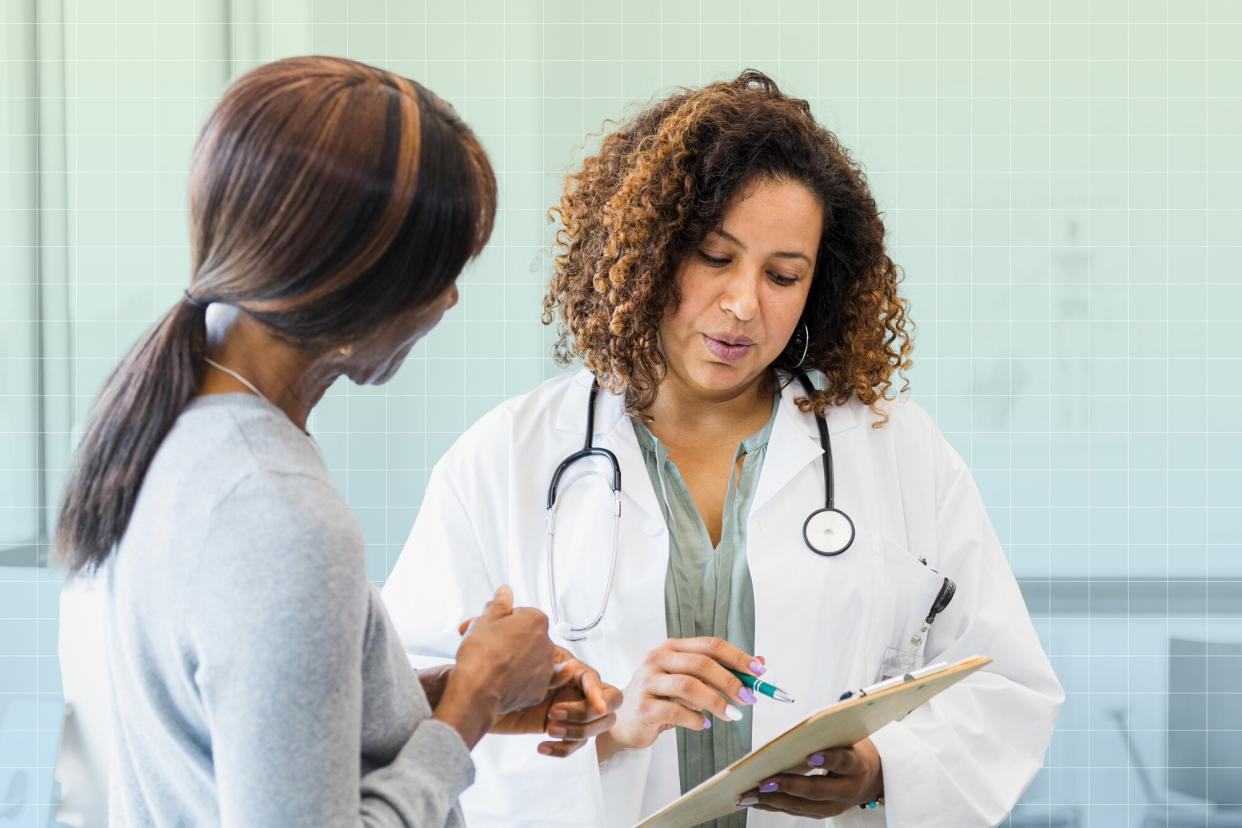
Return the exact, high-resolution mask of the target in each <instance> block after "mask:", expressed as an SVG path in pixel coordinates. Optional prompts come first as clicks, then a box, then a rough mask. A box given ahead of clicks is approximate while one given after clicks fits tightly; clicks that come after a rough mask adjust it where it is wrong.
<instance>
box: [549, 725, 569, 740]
mask: <svg viewBox="0 0 1242 828" xmlns="http://www.w3.org/2000/svg"><path fill="white" fill-rule="evenodd" d="M567 732H568V731H566V730H565V728H563V727H561V726H560V725H552V726H550V727H549V728H548V735H549V736H555V737H556V738H557V739H559V738H561V737H562V736H564V735H565V734H566V733H567Z"/></svg>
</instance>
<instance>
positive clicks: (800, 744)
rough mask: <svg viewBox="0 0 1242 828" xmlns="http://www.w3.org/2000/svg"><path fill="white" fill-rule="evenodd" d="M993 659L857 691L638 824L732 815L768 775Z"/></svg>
mask: <svg viewBox="0 0 1242 828" xmlns="http://www.w3.org/2000/svg"><path fill="white" fill-rule="evenodd" d="M991 661H992V659H990V658H987V657H986V656H978V657H975V658H968V659H965V660H963V661H959V662H958V663H956V664H951V665H949V666H947V667H944V668H942V669H940V670H936V671H934V672H931V673H928V674H926V675H920V676H916V677H914V678H910V679H907V680H905V681H902V682H900V683H898V684H894V685H893V686H890V687H885V688H883V689H877V690H874V691H873V690H871V689H867V690H865V695H861V694H855V695H854V697H853V698H850V699H846V700H845V701H843V702H839V703H837V704H834V705H832V706H831V707H826V708H824V709H823V710H821V711H819V712H818V713H814V714H812V715H811V716H809V717H808V718H806V719H804V720H802V722H801V723H799V724H796V725H794V726H793V727H791V728H790V729H789V730H786V731H785V732H784V733H782V734H781V735H780V736H777V737H776V738H775V739H773V740H772V741H770V742H768V743H767V744H766V745H763V746H762V747H760V748H758V749H756V750H753V751H751V752H750V753H748V754H747V755H745V756H743V757H742V758H741V759H738V760H737V761H736V762H734V763H733V764H732V765H729V767H727V768H725V769H724V770H722V771H720V772H719V773H717V774H716V775H715V776H713V777H711V778H710V779H708V780H706V781H704V782H703V783H702V784H700V785H698V786H697V787H695V788H694V789H692V790H689V791H687V792H686V793H685V794H683V795H682V796H681V797H680V798H678V799H676V800H674V801H673V802H671V803H669V804H668V805H667V806H665V807H664V808H661V809H660V810H659V811H657V812H656V813H654V814H652V815H651V816H649V817H647V818H646V819H644V820H643V821H642V822H640V823H639V824H638V825H637V826H635V828H687V826H691V825H698V824H699V823H701V822H706V821H707V820H709V819H715V818H716V817H721V816H724V815H725V814H731V813H733V812H734V811H736V810H737V804H736V803H737V800H738V798H739V797H741V795H742V794H744V793H746V792H747V791H749V790H752V789H754V788H757V787H759V783H760V782H762V781H763V780H764V779H767V778H768V777H770V776H773V775H775V774H778V773H782V772H784V771H785V770H787V769H789V768H792V767H795V766H797V765H800V764H802V763H803V762H805V761H806V757H808V756H810V755H811V754H812V753H814V752H815V751H817V750H822V749H824V748H829V747H847V746H849V745H852V744H854V743H855V742H858V741H861V740H862V739H865V738H866V737H867V736H870V735H871V734H872V733H874V732H876V731H877V730H879V729H880V728H882V727H884V725H886V724H888V723H889V722H894V721H897V720H898V719H901V718H904V717H905V715H906V714H907V713H909V712H910V711H911V710H913V709H914V708H916V707H918V706H919V705H921V704H922V703H923V702H925V701H927V700H928V699H930V698H931V697H932V696H935V695H936V694H938V693H940V692H942V691H944V690H947V689H948V688H949V687H952V686H953V685H954V684H957V683H958V682H959V681H961V680H962V679H964V678H966V677H967V676H968V675H970V674H971V673H973V672H975V671H976V670H978V669H980V668H981V667H983V666H985V665H987V664H990V663H991Z"/></svg>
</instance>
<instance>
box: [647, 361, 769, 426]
mask: <svg viewBox="0 0 1242 828" xmlns="http://www.w3.org/2000/svg"><path fill="white" fill-rule="evenodd" d="M774 393H776V386H775V384H774V380H773V378H772V377H771V375H770V372H768V371H764V372H763V373H761V374H759V376H757V377H755V378H754V379H752V380H751V381H749V382H747V383H745V384H743V385H741V386H738V387H735V388H730V389H727V390H723V389H722V390H716V389H706V388H701V387H698V386H697V385H696V384H693V383H688V382H685V381H684V379H683V378H681V377H679V376H678V375H677V374H676V372H674V371H673V370H671V369H670V370H669V371H668V373H666V374H665V376H664V379H663V380H662V381H661V382H660V387H659V390H658V391H657V392H656V399H655V402H654V403H652V404H651V406H650V407H649V408H648V409H647V410H646V411H645V412H643V413H644V414H646V415H648V416H649V417H650V418H651V421H650V422H649V424H648V425H649V427H650V428H651V432H652V433H653V434H655V435H656V436H657V437H658V438H660V439H661V440H663V441H665V442H667V443H673V444H678V443H680V444H683V445H713V444H715V443H719V442H736V441H737V439H740V438H739V437H738V435H739V434H740V435H741V436H746V435H748V434H752V433H753V432H755V431H757V430H758V429H759V428H761V427H762V426H763V424H764V423H766V422H767V421H768V417H769V416H771V413H772V395H773V394H774Z"/></svg>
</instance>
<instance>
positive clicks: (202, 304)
mask: <svg viewBox="0 0 1242 828" xmlns="http://www.w3.org/2000/svg"><path fill="white" fill-rule="evenodd" d="M181 296H182V299H184V300H185V301H186V302H189V303H190V304H191V305H193V306H194V307H196V308H198V309H199V310H207V304H206V303H205V302H200V301H199V300H197V299H195V298H194V297H193V296H191V295H190V291H188V290H187V291H184V292H183V293H182V294H181Z"/></svg>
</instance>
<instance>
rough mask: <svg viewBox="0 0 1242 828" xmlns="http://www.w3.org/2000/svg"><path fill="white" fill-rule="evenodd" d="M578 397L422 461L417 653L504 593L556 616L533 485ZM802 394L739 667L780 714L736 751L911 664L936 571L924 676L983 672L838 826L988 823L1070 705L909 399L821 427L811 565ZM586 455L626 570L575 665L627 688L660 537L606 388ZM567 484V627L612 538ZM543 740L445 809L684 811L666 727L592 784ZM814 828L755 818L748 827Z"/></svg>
mask: <svg viewBox="0 0 1242 828" xmlns="http://www.w3.org/2000/svg"><path fill="white" fill-rule="evenodd" d="M590 383H591V379H590V375H589V374H588V373H586V372H585V371H582V372H578V373H576V374H573V375H567V376H562V377H558V378H555V379H552V380H549V381H548V382H545V383H544V384H543V385H541V386H540V387H539V388H537V389H535V390H534V391H533V392H531V393H530V394H527V395H525V396H522V397H518V398H516V399H513V400H510V401H508V402H506V403H505V404H503V405H501V406H500V407H499V408H497V409H495V410H493V411H492V412H490V413H488V414H487V415H485V416H484V417H483V418H482V419H480V420H479V422H478V423H476V424H475V425H474V426H473V427H472V428H470V429H469V430H468V431H467V432H466V433H465V434H463V435H462V437H461V438H460V439H459V440H458V441H457V443H456V444H455V445H454V446H453V447H452V448H451V449H450V450H449V451H448V452H447V454H446V455H445V456H444V457H443V459H442V460H440V462H439V463H438V464H437V465H436V467H435V469H434V471H433V472H432V475H431V479H430V482H429V484H428V488H427V492H426V496H425V498H424V500H423V505H422V509H421V511H420V513H419V516H418V519H417V520H416V522H415V524H414V528H413V531H412V532H411V534H410V537H409V541H408V542H407V544H406V547H405V550H404V551H403V552H402V554H401V557H400V559H399V560H398V561H397V564H396V567H395V568H394V569H393V572H392V574H391V576H390V577H389V579H388V582H387V585H386V586H385V588H384V591H383V595H384V601H385V604H386V605H387V608H388V610H389V612H390V613H391V615H392V618H393V621H394V622H395V624H396V627H397V630H398V632H399V634H400V636H401V640H402V641H403V643H404V645H405V647H406V649H407V651H408V652H409V653H410V654H411V655H412V656H416V657H419V656H421V657H428V656H430V657H441V658H443V657H451V656H452V655H453V653H454V652H455V651H456V648H457V644H458V641H459V638H458V635H457V631H456V628H457V625H458V623H459V622H460V621H461V620H462V619H464V618H466V617H467V616H470V615H474V614H476V613H477V612H478V611H479V609H480V608H481V607H482V606H483V604H484V603H485V602H486V601H487V600H488V598H489V597H490V596H491V595H492V592H493V591H494V590H495V589H496V587H497V586H499V585H500V584H505V583H507V584H510V585H512V587H513V590H514V596H515V601H516V603H517V604H519V605H530V606H536V607H539V608H540V609H542V610H543V611H544V612H549V614H550V610H549V606H548V598H547V583H548V579H547V566H546V560H545V555H544V529H545V499H546V496H547V487H548V483H549V480H550V478H551V475H552V473H553V470H554V469H555V468H556V466H557V464H558V463H560V461H561V460H562V459H563V458H564V457H565V456H567V455H569V454H571V453H572V452H574V451H576V450H578V449H580V448H582V445H583V438H584V434H583V431H584V428H585V418H586V408H587V394H588V390H589V388H590ZM800 393H802V392H801V389H800V386H798V385H797V384H796V383H794V384H792V385H791V386H790V387H789V388H787V389H786V390H785V392H784V398H783V399H782V401H781V403H780V406H779V410H778V413H777V418H776V422H775V424H774V427H773V430H772V435H771V440H770V443H769V446H768V451H767V456H766V458H765V460H764V463H763V468H762V471H761V473H760V477H759V481H758V484H757V490H756V492H755V496H754V501H753V503H752V505H751V509H750V514H749V517H748V519H747V533H746V537H747V551H746V560H747V563H748V564H749V566H750V572H751V578H752V581H753V583H754V591H755V651H756V653H757V654H760V655H763V656H765V657H766V658H767V664H768V667H769V669H770V671H771V672H770V675H771V677H772V679H773V681H775V682H776V683H777V684H778V685H779V686H781V687H782V688H783V689H785V690H787V691H789V692H790V693H791V694H792V695H793V696H795V697H796V698H797V702H796V703H795V704H778V703H775V702H771V701H769V700H767V699H762V698H761V699H760V700H759V703H758V704H757V705H756V706H755V711H754V726H753V737H752V739H753V744H754V745H756V746H758V745H762V744H764V743H765V742H767V741H768V740H770V739H772V738H773V737H775V736H777V735H778V734H780V733H781V732H782V731H784V730H786V729H787V728H789V727H790V726H792V725H794V724H796V723H797V722H799V721H800V720H802V719H803V718H805V717H806V716H807V715H809V714H811V713H812V712H814V711H816V710H818V709H820V708H822V707H824V706H826V705H828V704H830V703H833V702H835V701H836V700H837V698H838V696H839V695H840V694H841V693H842V691H844V690H847V689H851V688H853V689H857V688H858V687H861V686H864V685H866V684H870V683H871V682H873V681H875V680H876V679H877V678H878V677H879V672H880V667H881V661H882V659H883V658H884V655H885V650H886V648H888V647H890V646H891V647H899V648H903V649H909V648H910V645H909V643H908V642H909V640H910V638H911V636H912V635H913V633H914V632H916V631H917V630H918V629H919V627H920V626H921V623H922V620H923V618H924V616H925V615H926V614H927V611H928V608H929V607H930V605H931V603H932V601H933V600H934V598H935V596H936V593H937V592H938V590H939V588H940V585H941V581H942V578H941V576H940V575H937V574H935V573H934V572H933V571H932V568H935V569H937V570H940V571H941V572H943V573H944V574H945V575H948V576H949V577H951V578H952V579H953V580H954V581H955V582H956V583H957V594H956V596H955V597H954V599H953V602H952V604H951V605H950V606H949V608H948V609H947V610H946V611H944V612H943V613H942V614H941V615H940V616H939V617H938V618H937V620H936V621H935V623H934V624H933V626H932V629H931V633H930V635H929V636H928V637H927V640H926V643H925V645H924V646H925V653H924V654H923V657H924V663H927V664H930V663H932V662H934V661H954V660H957V659H960V658H964V657H967V656H971V655H977V654H982V655H989V656H991V657H992V658H993V659H994V661H993V663H992V664H991V665H990V666H989V667H988V668H987V669H986V670H984V671H981V672H979V673H977V674H975V675H973V676H971V677H970V678H968V679H966V680H965V681H963V682H962V683H961V684H959V685H957V686H956V687H953V688H952V689H950V690H948V691H946V692H945V693H944V694H943V695H941V696H939V697H937V698H936V699H934V700H933V701H931V702H930V703H928V704H926V705H924V706H923V707H921V708H919V709H917V710H915V711H914V712H912V713H911V714H910V715H908V716H907V717H906V718H905V719H904V720H902V721H901V722H897V723H894V724H891V725H889V726H888V727H885V728H883V729H882V730H880V731H878V732H876V733H875V734H874V735H873V736H872V741H873V742H874V743H875V745H876V747H877V749H878V750H879V753H880V756H881V760H882V763H883V771H884V790H885V794H886V799H887V804H886V805H885V806H884V807H883V808H879V809H875V810H868V811H862V810H859V809H857V808H854V809H850V810H849V811H848V812H847V813H846V814H845V815H843V816H841V817H838V818H837V819H836V820H835V821H834V823H833V824H834V825H840V826H853V825H883V824H885V819H886V818H887V824H889V825H896V826H914V825H918V826H951V828H962V826H971V825H992V824H995V823H997V822H999V821H1001V820H1002V819H1003V818H1004V817H1005V816H1006V815H1007V814H1008V812H1009V811H1010V810H1011V809H1012V808H1013V806H1014V804H1015V803H1016V802H1017V800H1018V797H1019V796H1020V795H1021V794H1022V792H1023V790H1024V789H1025V788H1026V787H1027V785H1028V784H1029V783H1030V781H1031V779H1032V778H1033V777H1034V775H1035V773H1036V771H1037V770H1038V769H1039V767H1040V766H1041V764H1042V763H1043V758H1044V752H1045V750H1046V749H1047V747H1048V742H1049V739H1050V737H1051V733H1052V727H1053V722H1054V720H1055V718H1056V714H1057V710H1058V709H1059V708H1060V705H1061V703H1062V701H1063V699H1064V694H1063V693H1062V690H1061V686H1060V684H1059V683H1058V681H1057V678H1056V676H1055V675H1054V674H1053V671H1052V668H1051V666H1050V665H1049V663H1048V659H1047V658H1046V657H1045V655H1044V652H1043V650H1042V648H1041V646H1040V643H1039V639H1038V637H1037V636H1036V634H1035V631H1034V629H1033V627H1032V625H1031V620H1030V616H1029V615H1028V613H1027V610H1026V606H1025V605H1024V603H1023V601H1022V596H1021V594H1020V592H1019V591H1018V587H1017V584H1016V582H1015V580H1014V577H1013V574H1012V572H1011V571H1010V568H1009V566H1008V564H1007V562H1006V560H1005V555H1004V552H1003V551H1002V549H1001V547H1000V544H999V542H998V541H997V538H996V535H995V533H994V532H993V530H992V526H991V524H990V523H989V521H988V517H987V514H986V512H985V510H984V506H983V503H982V501H981V500H980V497H979V494H978V491H977V490H976V488H975V484H974V481H973V480H972V478H971V476H970V473H969V471H968V470H967V468H966V466H965V464H964V463H963V462H962V460H961V458H960V457H959V456H958V454H957V453H956V452H955V451H954V450H953V449H952V448H951V447H950V446H949V444H948V443H947V441H946V440H945V439H944V437H943V436H942V435H941V434H940V432H939V430H938V429H937V428H936V426H935V424H934V423H933V422H932V420H931V419H930V417H928V415H927V414H926V413H925V412H924V411H923V410H922V409H921V408H920V407H919V406H917V405H916V404H914V403H912V402H906V401H902V402H894V403H889V404H887V410H888V413H889V416H890V420H889V422H888V424H887V425H885V426H884V427H883V428H880V429H875V428H872V427H871V425H870V424H871V423H872V422H874V421H875V416H874V415H873V414H872V413H871V412H870V411H869V410H868V409H867V408H866V407H865V406H863V405H862V404H861V403H859V402H857V401H856V400H855V401H852V402H851V403H849V404H846V405H844V406H839V407H834V408H832V409H830V410H829V413H828V417H827V419H828V429H829V432H830V435H831V442H832V453H833V459H834V466H835V476H836V505H837V507H838V508H840V509H842V510H843V511H845V512H846V513H847V514H848V515H850V517H851V518H852V519H853V521H854V524H855V527H856V531H857V534H856V538H855V541H854V544H853V546H852V547H851V548H850V549H849V550H848V551H846V552H845V553H844V554H842V555H840V556H837V557H832V558H828V557H822V556H820V555H816V554H813V553H812V552H811V551H810V550H808V548H807V547H806V545H805V543H804V541H803V535H802V526H803V522H804V521H805V519H806V517H807V515H808V514H809V513H810V512H811V511H813V510H814V509H817V508H820V507H821V506H823V501H824V481H823V467H822V464H821V461H820V456H821V454H822V450H821V448H820V443H819V436H818V432H817V429H816V426H815V420H814V418H813V417H812V416H811V415H808V414H803V413H801V412H800V411H799V410H798V408H797V406H796V405H795V403H794V399H795V398H796V397H797V396H798V395H799V394H800ZM594 441H595V445H597V446H602V447H604V448H608V449H611V450H612V451H613V452H614V453H615V454H616V456H617V458H618V460H619V462H620V466H621V474H622V489H623V492H624V496H623V500H622V503H623V505H622V513H621V526H620V538H619V554H618V561H617V571H616V579H615V583H614V587H613V592H612V597H611V599H610V601H609V603H608V609H607V613H606V614H605V616H604V620H603V622H602V623H601V625H600V635H599V636H598V638H596V639H594V640H589V641H586V642H582V643H578V644H574V645H572V647H571V649H572V650H573V651H574V652H575V653H576V654H577V655H578V656H579V657H580V658H582V659H583V660H585V661H586V662H588V663H590V664H592V665H594V666H595V667H596V668H597V669H598V670H599V671H600V673H601V674H602V676H603V678H604V679H605V680H606V681H608V682H610V683H612V684H614V685H616V686H618V687H622V688H624V687H625V685H626V684H627V683H628V682H629V680H630V677H631V676H632V675H633V673H634V671H635V669H636V668H637V667H638V665H639V663H640V661H641V660H642V659H643V657H644V656H645V655H646V653H647V652H648V651H650V650H651V649H652V648H654V647H656V646H658V645H659V644H660V643H661V642H662V641H664V640H665V639H666V638H667V630H666V627H665V617H664V579H665V572H666V569H667V565H668V532H667V530H666V528H665V525H664V520H663V517H662V515H661V512H660V508H659V505H658V503H657V501H656V496H655V492H654V490H653V489H652V486H651V481H650V478H649V477H648V474H647V470H646V467H645V466H644V464H643V458H642V455H641V453H640V449H639V446H638V442H637V440H636V438H635V436H634V430H633V427H632V425H631V423H630V420H629V419H628V418H627V417H625V416H624V412H623V409H622V402H621V399H620V397H617V396H613V395H610V394H608V393H607V392H603V391H602V392H600V394H599V398H598V401H597V404H596V415H595V428H594ZM583 465H585V464H579V466H577V467H575V468H577V469H579V471H576V472H575V473H574V474H572V475H569V476H567V477H566V478H565V479H564V480H563V481H562V483H561V495H560V498H561V499H560V501H558V502H559V503H561V504H562V505H561V506H560V507H559V510H558V513H557V544H556V556H557V572H556V581H557V589H558V592H559V593H560V599H559V600H560V607H561V608H562V610H561V611H562V613H563V617H564V616H568V618H569V619H570V620H572V621H573V622H574V623H575V624H581V623H584V622H585V621H587V620H589V619H590V618H591V617H592V616H593V615H594V613H595V612H596V610H597V609H598V606H599V601H600V597H601V594H602V590H603V584H604V578H605V571H606V569H607V564H608V556H609V548H610V546H609V541H610V537H611V521H610V515H609V514H608V511H607V507H608V497H607V489H606V484H605V481H604V480H603V479H602V478H601V477H598V476H592V475H591V474H589V473H588V474H583V473H582V472H581V467H582V466H583ZM596 469H598V470H600V471H602V470H603V469H604V466H603V464H600V465H598V466H596ZM920 557H922V558H926V560H927V564H928V565H924V564H922V563H920V562H919V560H918V558H920ZM414 660H415V663H416V664H417V663H419V660H418V658H415V659H414ZM538 741H539V739H538V738H536V737H525V736H522V737H512V736H489V737H486V738H485V739H484V740H483V741H482V742H481V743H480V744H479V746H478V747H477V748H476V749H475V752H474V757H475V763H476V767H477V773H476V780H475V784H474V786H473V787H472V788H471V789H469V790H468V791H467V792H466V795H465V796H464V797H463V800H462V801H463V805H464V806H465V810H466V815H467V819H468V821H469V823H470V825H471V826H473V828H478V826H492V825H496V826H501V825H503V826H554V825H555V826H562V825H563V826H569V825H573V826H602V825H607V826H631V825H633V824H634V823H635V822H636V821H637V820H638V819H639V818H640V817H641V816H644V815H647V814H650V813H651V812H653V811H655V810H657V809H658V808H659V807H661V806H663V805H664V804H666V803H668V802H669V801H671V800H673V799H674V798H676V797H677V795H678V794H679V793H680V791H679V776H678V770H677V756H676V735H675V733H674V731H671V730H670V731H667V732H665V733H664V734H662V735H661V736H660V737H659V739H658V740H657V741H656V743H655V744H654V745H653V746H652V747H651V748H649V749H646V750H636V751H624V752H622V753H619V754H618V755H617V756H615V757H614V758H613V759H611V760H610V761H608V762H606V763H605V764H604V765H603V766H602V767H601V766H600V765H599V764H598V762H597V759H596V757H595V751H594V750H593V749H591V748H590V746H587V747H584V748H583V749H581V750H579V751H578V752H577V753H576V754H575V755H574V756H572V757H571V758H569V759H562V760H558V759H552V758H547V757H543V756H540V755H538V754H537V753H536V752H535V745H536V744H537V742H538ZM813 822H814V821H813V820H805V819H801V818H797V817H791V816H786V815H783V814H773V813H765V812H762V811H752V812H751V813H750V817H749V821H748V824H749V825H751V826H754V828H764V826H789V825H799V824H812V823H813Z"/></svg>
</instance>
